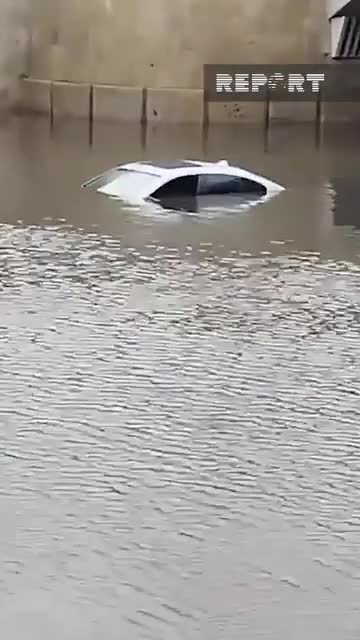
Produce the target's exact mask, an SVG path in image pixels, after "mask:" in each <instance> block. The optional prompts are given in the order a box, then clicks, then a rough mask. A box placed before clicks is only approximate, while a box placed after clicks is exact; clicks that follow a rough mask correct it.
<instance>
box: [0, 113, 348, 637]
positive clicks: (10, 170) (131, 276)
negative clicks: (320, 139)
mask: <svg viewBox="0 0 360 640" xmlns="http://www.w3.org/2000/svg"><path fill="white" fill-rule="evenodd" d="M359 138H360V132H350V131H349V132H344V131H338V132H329V133H328V136H327V139H326V142H325V144H324V146H323V148H322V149H321V150H316V149H314V147H313V140H312V131H311V130H302V131H298V132H297V133H296V132H295V131H294V130H290V132H289V131H285V130H284V131H280V132H278V133H277V134H276V136H275V137H274V138H273V140H272V146H271V149H272V151H271V153H268V154H264V152H263V148H262V140H261V137H260V136H259V135H258V134H256V133H254V132H251V131H248V132H242V131H241V130H238V131H237V132H235V134H234V130H233V129H231V128H228V129H222V130H217V131H214V132H213V133H212V134H211V136H210V139H209V140H208V145H207V149H206V154H207V156H208V157H209V158H219V157H227V158H229V159H231V160H237V161H238V162H241V163H242V164H244V165H246V166H247V167H249V168H250V169H253V170H255V171H258V172H264V173H265V174H267V175H268V176H269V177H270V178H272V179H274V180H277V181H279V182H281V183H283V184H285V185H286V186H287V187H288V189H287V191H286V192H285V193H283V194H281V195H280V196H279V197H278V198H275V199H274V200H272V201H270V202H269V203H266V204H264V205H262V206H260V207H259V208H255V209H253V210H251V211H250V212H249V213H248V214H242V215H239V216H235V217H234V216H221V215H220V216H217V217H213V218H212V219H211V218H205V219H201V218H200V217H197V216H187V215H181V214H179V215H176V214H175V215H173V216H170V215H166V214H165V215H164V216H163V217H161V216H157V217H156V218H153V217H151V215H148V216H144V215H142V214H139V213H136V212H131V211H128V210H127V211H121V208H120V206H119V204H118V203H116V202H113V201H109V200H106V199H104V198H102V197H100V196H98V195H97V194H95V193H92V192H85V191H80V190H79V185H80V184H81V182H83V181H84V180H85V179H87V178H89V177H91V176H92V175H93V174H95V173H98V172H99V171H101V170H103V169H104V168H106V167H108V166H111V165H112V164H113V163H118V162H121V161H126V160H129V159H137V158H139V157H144V155H145V156H146V157H157V158H160V157H174V156H175V157H179V156H180V157H182V156H190V157H197V156H199V155H201V153H202V147H201V138H200V134H198V132H196V131H195V132H194V131H184V130H174V131H155V132H152V133H151V134H150V136H149V140H148V143H147V144H148V146H147V149H146V150H145V152H144V151H143V150H142V147H141V135H140V133H139V132H137V131H131V130H121V129H112V128H111V127H107V128H102V129H101V131H98V132H97V135H96V136H95V140H94V146H93V147H92V148H91V149H89V147H88V146H87V141H86V130H85V129H84V128H82V127H81V126H80V125H77V126H76V127H75V126H73V125H71V126H70V125H67V126H66V127H65V128H61V129H60V130H58V131H57V132H55V136H54V138H53V139H51V140H50V139H49V136H48V132H47V128H46V123H44V122H42V121H26V120H23V121H20V122H14V123H10V124H8V125H6V126H4V128H3V129H1V130H0V185H1V194H2V199H1V213H0V220H1V222H2V225H1V226H0V261H1V278H0V289H1V313H0V348H1V351H0V354H1V359H0V367H1V372H0V383H1V396H0V420H1V439H0V458H1V466H0V473H1V482H0V515H1V527H0V561H1V574H0V627H1V635H2V637H4V638H12V639H14V640H23V639H24V640H25V639H26V640H28V639H29V638H36V640H45V639H46V640H48V638H49V637H51V638H53V640H85V639H86V640H95V639H96V640H98V638H99V637H102V638H104V639H105V638H106V640H118V639H119V638H127V639H128V640H133V639H134V640H135V639H136V640H140V639H144V640H145V639H146V640H147V639H154V640H155V639H156V640H197V639H204V640H220V639H223V640H225V639H226V640H239V638H241V639H244V640H245V639H246V640H252V639H258V638H269V639H271V640H300V639H301V640H303V638H304V637H305V638H308V639H309V640H310V639H311V640H319V639H321V638H326V639H327V640H340V639H341V640H350V639H351V640H353V639H354V640H355V639H356V640H358V638H359V634H360V604H359V603H360V548H359V547H360V517H359V506H358V505H359V495H360V384H359V379H360V371H359V360H360V306H359V305H360V260H359V257H360V235H359V233H358V232H357V231H356V229H354V228H352V227H351V225H355V226H356V225H358V226H359V227H360V210H359V195H360V186H359Z"/></svg>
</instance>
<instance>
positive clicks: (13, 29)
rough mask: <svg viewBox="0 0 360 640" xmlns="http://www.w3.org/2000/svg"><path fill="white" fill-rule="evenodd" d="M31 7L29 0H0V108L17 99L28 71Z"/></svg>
mask: <svg viewBox="0 0 360 640" xmlns="http://www.w3.org/2000/svg"><path fill="white" fill-rule="evenodd" d="M28 8H29V5H28V2H27V0H0V109H2V108H4V107H7V106H8V105H9V104H10V103H11V102H12V101H13V100H14V97H15V95H16V93H17V89H18V77H19V75H20V74H21V73H24V72H25V70H26V66H27V53H28V49H27V43H28V24H27V23H28Z"/></svg>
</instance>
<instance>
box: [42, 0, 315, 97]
mask: <svg viewBox="0 0 360 640" xmlns="http://www.w3.org/2000/svg"><path fill="white" fill-rule="evenodd" d="M326 23H327V17H326V0H296V1H294V0H251V2H250V1H249V0H222V2H219V0H182V1H181V2H169V0H152V1H151V2H149V1H148V0H123V2H121V3H120V2H116V1H115V0H77V1H76V2H73V1H71V2H70V0H33V10H32V50H31V76H32V77H35V78H44V79H53V80H68V81H72V82H90V81H91V82H93V83H94V84H115V85H119V86H126V87H148V88H153V89H156V88H186V89H201V88H202V82H203V64H204V63H227V62H232V63H234V62H241V63H245V62H249V63H263V62H264V61H267V62H269V63H270V62H288V63H291V62H306V61H307V62H316V61H320V60H321V59H322V37H321V36H322V33H323V30H324V28H325V25H326Z"/></svg>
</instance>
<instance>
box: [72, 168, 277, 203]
mask: <svg viewBox="0 0 360 640" xmlns="http://www.w3.org/2000/svg"><path fill="white" fill-rule="evenodd" d="M82 187H83V188H87V187H93V188H95V189H96V190H97V191H98V193H102V194H105V195H107V196H110V197H113V198H118V199H120V200H123V201H125V202H127V203H129V204H140V203H142V202H146V201H149V200H150V201H152V202H154V201H155V202H160V203H161V201H164V200H168V199H169V198H170V199H171V200H173V199H174V198H184V197H188V198H196V199H199V197H200V198H201V197H203V196H205V197H206V200H207V201H209V196H217V197H218V196H237V197H240V198H241V199H243V198H244V196H251V198H252V199H253V197H254V196H257V197H264V196H270V195H274V194H276V193H279V192H281V191H283V190H284V187H282V186H281V185H279V184H277V183H276V182H272V181H271V180H268V179H267V178H264V177H262V176H259V175H256V174H254V173H251V172H250V171H245V170H244V169H241V168H239V167H235V166H231V165H229V164H228V162H227V161H226V160H221V161H219V162H200V161H193V160H180V161H178V162H158V163H154V162H131V163H129V164H124V165H120V166H118V167H114V168H113V169H110V170H109V171H106V172H104V173H102V174H100V175H98V176H96V177H95V178H92V180H89V181H88V182H85V183H84V184H83V185H82ZM216 199H218V198H216Z"/></svg>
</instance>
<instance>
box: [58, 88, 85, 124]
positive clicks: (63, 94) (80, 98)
mask: <svg viewBox="0 0 360 640" xmlns="http://www.w3.org/2000/svg"><path fill="white" fill-rule="evenodd" d="M52 96H53V113H54V117H55V118H59V117H71V118H88V117H89V113H90V85H87V84H76V83H74V82H54V84H53V86H52Z"/></svg>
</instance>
